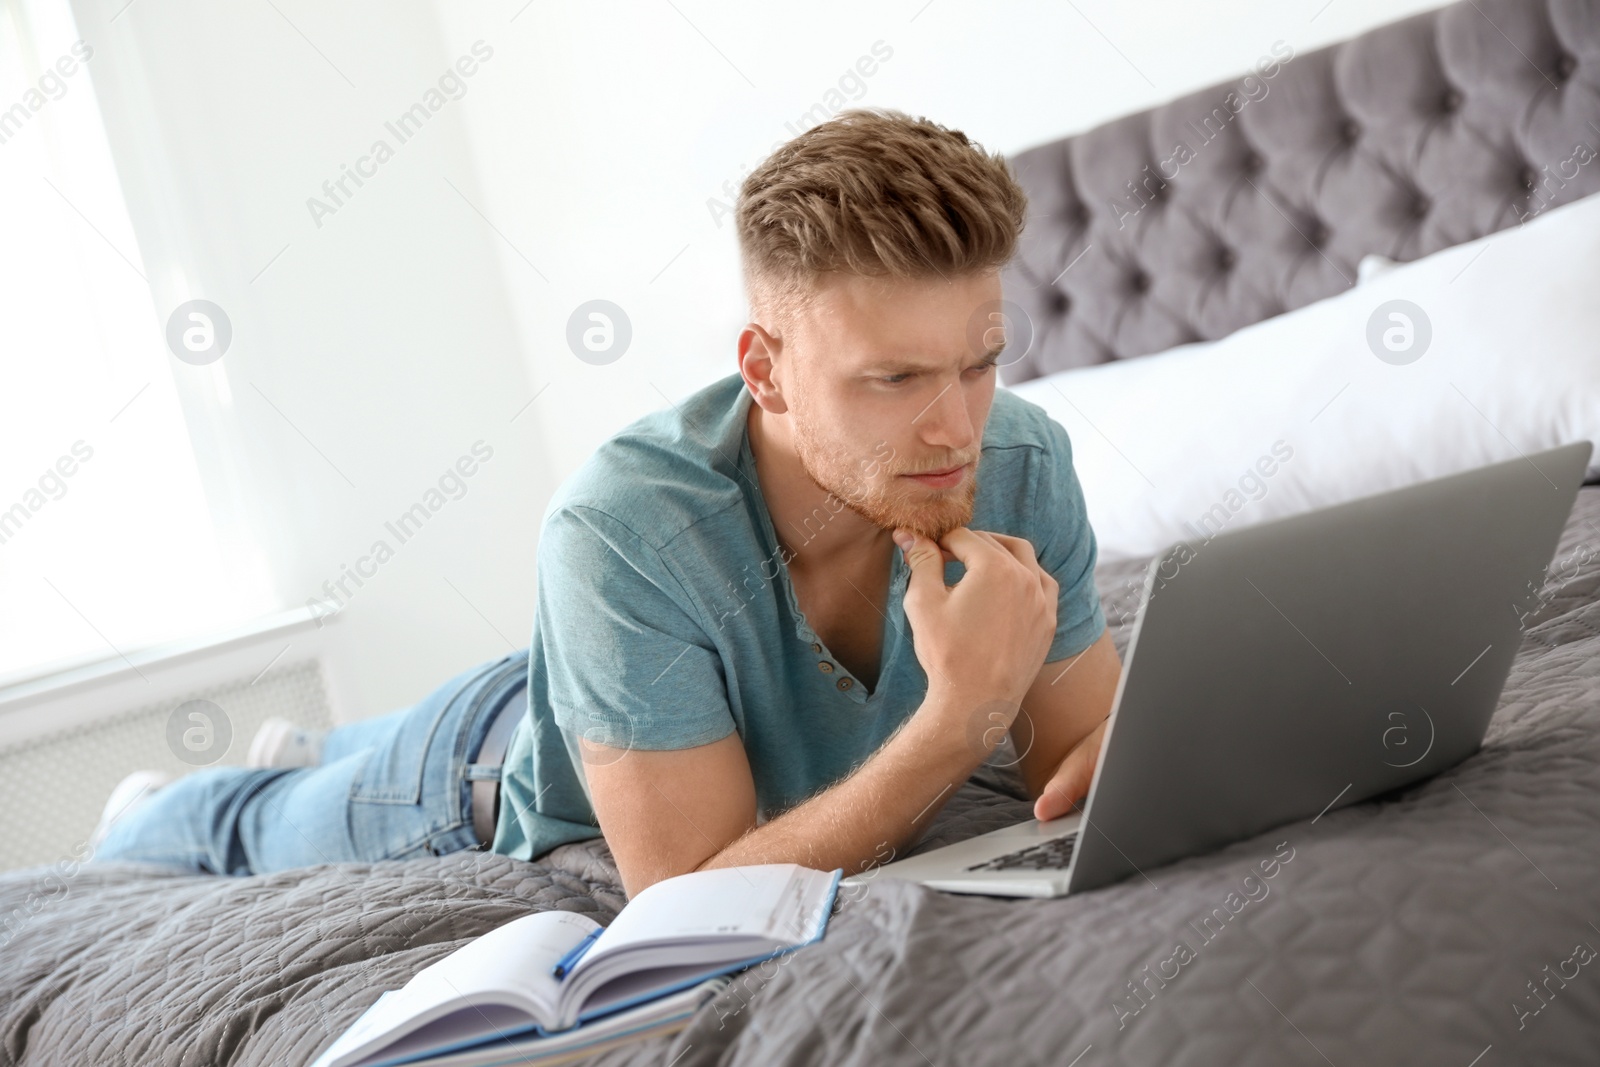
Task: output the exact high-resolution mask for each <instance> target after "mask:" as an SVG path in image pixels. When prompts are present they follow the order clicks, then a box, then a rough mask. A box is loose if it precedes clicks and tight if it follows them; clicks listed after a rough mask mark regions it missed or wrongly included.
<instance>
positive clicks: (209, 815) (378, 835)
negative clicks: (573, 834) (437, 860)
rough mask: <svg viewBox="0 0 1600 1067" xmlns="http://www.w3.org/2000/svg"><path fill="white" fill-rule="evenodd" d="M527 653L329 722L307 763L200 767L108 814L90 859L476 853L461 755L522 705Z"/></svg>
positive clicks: (285, 864) (226, 864)
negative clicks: (406, 700)
mask: <svg viewBox="0 0 1600 1067" xmlns="http://www.w3.org/2000/svg"><path fill="white" fill-rule="evenodd" d="M527 680H528V653H527V651H526V650H523V651H521V652H513V653H511V654H510V655H507V656H505V657H504V658H502V659H499V660H495V661H493V662H491V663H486V664H482V665H481V666H478V667H474V668H473V669H472V670H469V671H465V672H463V673H462V674H459V675H457V676H456V677H454V678H452V679H450V681H448V682H446V683H445V684H444V685H442V686H440V687H439V688H438V689H436V690H435V691H434V692H433V693H431V694H430V695H429V696H428V697H427V698H426V699H424V700H423V701H422V702H421V703H419V704H416V705H413V706H412V707H409V708H404V709H401V710H400V711H394V712H390V713H389V714H387V715H383V716H379V717H378V718H374V719H366V720H363V721H360V722H353V723H348V724H346V725H343V726H339V727H336V728H334V729H333V730H332V731H331V732H330V733H329V734H328V736H327V738H326V740H325V741H324V742H323V748H322V762H321V764H320V765H318V766H316V767H295V768H288V769H284V768H270V769H260V768H251V767H208V768H206V769H205V770H201V771H196V772H194V773H192V774H189V775H186V776H184V777H183V778H180V779H178V780H177V781H175V782H173V783H172V784H171V785H168V786H166V787H164V788H162V789H159V790H157V791H156V792H155V793H154V794H153V795H151V796H150V797H149V798H148V799H146V800H145V801H144V802H143V803H141V804H140V805H139V806H138V807H136V808H135V809H134V810H132V811H130V812H128V814H127V815H125V816H123V817H122V818H121V819H119V820H118V821H117V823H116V824H115V825H114V826H113V827H112V829H111V831H110V833H109V834H107V836H106V839H105V841H104V842H102V843H101V846H100V848H99V849H98V850H96V852H95V856H94V858H95V859H104V860H127V861H136V862H144V863H160V864H167V865H172V866H178V867H182V868H185V869H187V870H192V871H198V872H202V873H209V874H264V873H266V872H268V871H279V870H284V869H286V868H289V867H305V866H310V865H312V864H317V863H349V862H374V861H377V860H388V859H407V858H410V857H413V856H442V855H445V854H446V853H450V852H459V851H462V850H464V849H475V848H477V847H478V845H479V842H478V838H477V835H476V834H475V833H474V832H473V828H472V785H471V783H472V781H473V780H475V779H479V778H493V779H498V778H499V777H500V767H499V766H498V765H495V766H483V765H481V764H476V763H472V762H470V760H471V759H473V758H474V757H476V755H477V753H478V750H479V748H481V747H482V745H483V739H484V736H485V735H486V734H487V733H488V731H489V726H490V724H491V723H492V722H493V720H494V715H495V712H497V711H498V710H499V709H500V708H501V707H503V706H505V704H506V702H507V701H509V700H513V699H517V700H521V701H522V703H523V705H524V706H526V697H525V693H526V687H527Z"/></svg>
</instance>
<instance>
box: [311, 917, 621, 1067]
mask: <svg viewBox="0 0 1600 1067" xmlns="http://www.w3.org/2000/svg"><path fill="white" fill-rule="evenodd" d="M598 925H599V924H597V923H595V922H594V921H593V920H592V919H589V918H586V917H584V916H582V915H574V914H572V913H570V912H562V911H547V912H541V913H539V914H537V915H524V916H523V917H522V918H520V919H515V920H513V921H511V922H509V923H507V924H506V925H504V926H501V927H498V928H496V929H494V930H491V931H489V932H488V933H487V934H484V935H483V936H481V937H479V938H477V939H476V940H473V941H471V942H469V943H468V944H466V945H464V946H463V947H461V948H459V949H457V950H456V951H454V952H452V953H451V954H450V955H448V956H446V957H444V959H442V960H439V961H438V962H436V963H433V964H430V965H429V966H427V967H424V968H423V969H422V970H420V971H418V972H417V973H416V974H415V975H414V976H412V978H411V980H410V981H409V982H407V983H406V984H405V985H404V986H403V987H401V988H400V989H398V990H392V991H390V992H388V993H386V994H384V995H383V996H382V997H380V998H379V999H378V1001H377V1003H375V1004H373V1005H372V1007H371V1008H369V1009H367V1012H366V1014H364V1015H363V1016H362V1017H361V1018H360V1019H358V1020H357V1021H356V1023H355V1025H354V1026H352V1027H351V1028H350V1029H349V1030H347V1031H346V1032H345V1033H344V1034H342V1035H341V1036H340V1038H339V1040H338V1041H336V1042H335V1043H334V1044H333V1046H332V1047H331V1048H329V1049H328V1051H327V1053H325V1054H324V1056H323V1057H321V1058H319V1060H318V1063H319V1064H320V1063H324V1062H326V1063H330V1064H331V1063H348V1062H352V1061H353V1060H365V1059H368V1058H369V1057H370V1058H381V1049H383V1048H384V1047H385V1046H387V1045H389V1044H391V1043H392V1042H394V1041H395V1040H396V1039H398V1038H400V1037H402V1036H404V1035H406V1034H408V1033H411V1032H412V1031H414V1030H417V1029H419V1028H421V1027H423V1026H426V1025H427V1023H428V1022H430V1021H432V1020H433V1019H435V1018H438V1017H440V1016H441V1015H443V1014H446V1013H449V1012H451V1010H452V1008H451V1006H452V1005H453V1004H454V1003H456V1002H458V1001H462V1000H469V1001H477V1002H478V1003H485V1002H487V1001H489V1000H493V999H495V997H496V995H497V994H498V995H500V996H503V995H504V994H505V993H506V992H514V993H519V994H521V996H523V997H525V998H527V999H528V1000H531V1001H533V1002H534V1004H536V1005H538V1006H540V1010H539V1012H538V1016H539V1021H541V1022H543V1023H546V1024H548V1023H550V1022H552V1021H554V1020H555V1019H556V1018H558V1011H557V1003H558V1000H559V998H560V983H559V982H558V981H556V979H555V978H554V977H553V976H552V975H551V973H550V972H551V969H552V968H553V967H554V966H555V964H556V962H557V961H558V960H560V959H561V957H562V956H564V955H565V954H566V953H567V952H568V951H570V950H571V949H572V948H573V947H574V946H575V945H577V944H578V943H579V942H580V941H582V940H583V939H584V938H585V937H586V936H588V934H589V932H590V931H592V930H595V929H597V928H598ZM507 1024H508V1020H507V1019H505V1018H504V1017H502V1018H501V1022H500V1024H499V1025H502V1026H503V1025H507ZM491 1032H492V1030H491ZM374 1053H377V1054H378V1055H377V1056H374ZM352 1054H353V1055H352Z"/></svg>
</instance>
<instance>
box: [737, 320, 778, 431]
mask: <svg viewBox="0 0 1600 1067" xmlns="http://www.w3.org/2000/svg"><path fill="white" fill-rule="evenodd" d="M782 350H783V339H782V338H781V337H774V336H773V335H772V334H770V333H768V332H767V329H766V327H764V326H762V325H761V324H760V323H759V322H747V323H745V327H744V329H743V330H742V331H740V333H739V373H740V375H742V376H743V377H744V382H745V385H746V386H747V387H748V388H749V390H750V395H751V397H752V398H754V400H755V402H756V403H757V404H760V405H761V410H763V411H766V412H768V413H770V414H773V415H782V414H783V413H784V412H786V411H788V410H789V404H788V402H787V401H786V400H784V398H783V390H782V387H781V386H780V385H779V384H778V382H777V380H776V377H775V375H774V371H775V370H776V368H777V358H778V354H779V353H780V352H781V351H782Z"/></svg>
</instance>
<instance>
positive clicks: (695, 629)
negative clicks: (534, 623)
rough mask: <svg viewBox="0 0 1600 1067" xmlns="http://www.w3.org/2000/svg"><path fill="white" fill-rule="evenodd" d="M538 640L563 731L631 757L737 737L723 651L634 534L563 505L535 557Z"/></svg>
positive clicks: (605, 517) (606, 518)
mask: <svg viewBox="0 0 1600 1067" xmlns="http://www.w3.org/2000/svg"><path fill="white" fill-rule="evenodd" d="M538 586H539V588H538V594H537V600H538V607H537V610H538V612H539V625H538V632H539V640H540V641H542V642H544V644H545V662H546V664H547V669H548V672H549V688H548V692H549V701H550V707H551V712H552V715H553V717H554V719H555V722H556V724H557V725H558V726H560V727H561V728H562V730H564V731H566V732H568V733H569V734H571V735H573V736H575V737H583V738H586V739H588V740H589V741H591V742H593V743H595V744H601V745H607V746H610V747H613V748H623V749H648V750H659V749H677V748H693V747H695V746H697V745H705V744H710V743H711V742H712V741H716V740H718V739H720V738H723V737H726V736H727V735H728V734H730V733H732V732H733V731H734V728H735V724H734V720H733V715H732V713H731V712H730V710H729V707H728V692H727V683H726V679H725V676H724V674H723V670H722V659H721V656H720V655H719V654H718V651H717V648H716V645H715V644H714V642H712V640H711V639H710V638H709V637H708V635H707V634H706V631H705V628H704V627H703V626H702V625H701V624H700V622H699V621H697V619H696V616H695V613H694V608H693V605H692V604H691V603H690V602H689V599H688V596H687V594H686V593H685V592H684V590H683V588H682V586H681V584H680V583H679V582H678V579H677V578H676V576H675V575H674V574H673V573H672V571H671V569H670V568H669V567H668V566H667V564H666V563H665V561H664V560H663V559H662V558H661V555H660V553H658V552H657V551H656V550H655V549H653V548H652V547H650V546H649V545H648V544H646V543H645V541H644V540H643V539H641V538H640V537H639V536H638V535H637V534H636V533H634V532H633V531H632V530H631V529H629V528H628V527H627V526H625V525H623V524H622V523H621V522H619V521H617V520H616V519H615V518H613V517H612V516H610V515H607V514H606V513H605V512H601V511H597V510H594V509H592V508H583V507H563V508H561V509H559V510H557V511H555V512H553V513H552V514H551V515H550V517H549V519H548V520H547V521H546V522H545V525H544V530H543V532H542V534H541V536H540V540H539V549H538Z"/></svg>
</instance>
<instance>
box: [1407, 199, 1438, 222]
mask: <svg viewBox="0 0 1600 1067" xmlns="http://www.w3.org/2000/svg"><path fill="white" fill-rule="evenodd" d="M1432 209H1433V201H1431V200H1429V199H1428V198H1427V197H1425V196H1423V195H1422V194H1421V193H1418V194H1417V196H1416V199H1414V200H1412V201H1411V214H1412V215H1413V216H1415V217H1416V218H1419V219H1420V218H1422V217H1423V216H1424V215H1426V214H1427V213H1428V212H1429V211H1431V210H1432Z"/></svg>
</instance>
